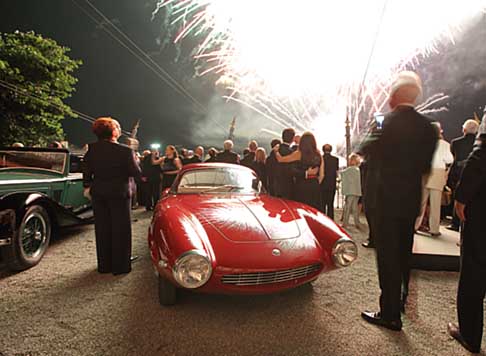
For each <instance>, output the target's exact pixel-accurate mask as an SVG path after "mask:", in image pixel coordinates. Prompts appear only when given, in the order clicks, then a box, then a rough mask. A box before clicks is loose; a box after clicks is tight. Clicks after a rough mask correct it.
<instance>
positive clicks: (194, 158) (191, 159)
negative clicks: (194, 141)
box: [182, 146, 204, 165]
mask: <svg viewBox="0 0 486 356" xmlns="http://www.w3.org/2000/svg"><path fill="white" fill-rule="evenodd" d="M203 158H204V148H203V147H202V146H197V147H196V149H195V150H194V153H193V152H192V151H188V157H187V158H186V159H183V160H182V164H183V165H186V164H191V163H201V162H202V161H203Z"/></svg>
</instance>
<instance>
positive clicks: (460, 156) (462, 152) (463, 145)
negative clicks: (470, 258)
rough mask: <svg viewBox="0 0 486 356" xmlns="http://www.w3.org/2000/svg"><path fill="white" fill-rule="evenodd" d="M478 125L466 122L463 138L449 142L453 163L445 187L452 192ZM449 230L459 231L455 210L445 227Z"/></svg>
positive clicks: (472, 121) (472, 143)
mask: <svg viewBox="0 0 486 356" xmlns="http://www.w3.org/2000/svg"><path fill="white" fill-rule="evenodd" d="M478 126H479V125H478V123H477V122H476V120H472V119H470V120H466V121H465V122H464V125H462V132H463V133H464V135H463V136H461V137H458V138H456V139H454V140H452V141H451V152H452V155H453V156H454V162H453V163H452V167H451V170H450V172H449V177H448V182H447V185H448V186H449V188H451V189H452V190H453V191H454V190H455V189H456V186H457V183H458V182H459V179H460V178H461V174H462V169H463V168H464V165H465V164H466V160H467V157H469V154H470V153H471V151H472V149H473V145H474V141H475V140H476V134H477V132H478ZM447 229H449V230H453V231H459V218H458V217H457V215H456V213H455V210H453V214H452V223H451V225H449V226H448V227H447Z"/></svg>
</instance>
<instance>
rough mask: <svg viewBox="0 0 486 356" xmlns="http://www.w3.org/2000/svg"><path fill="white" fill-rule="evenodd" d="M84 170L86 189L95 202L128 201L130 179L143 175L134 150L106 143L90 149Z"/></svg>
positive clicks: (84, 163) (92, 146)
mask: <svg viewBox="0 0 486 356" xmlns="http://www.w3.org/2000/svg"><path fill="white" fill-rule="evenodd" d="M83 166H84V167H83V168H84V169H83V185H84V187H89V188H91V195H92V196H93V198H96V197H99V198H106V199H116V198H129V197H130V188H129V178H130V177H134V178H139V177H140V175H141V172H140V167H139V166H138V164H137V161H136V158H135V153H134V152H133V150H132V149H131V148H129V147H127V146H125V145H121V144H118V143H112V142H108V141H104V140H102V141H98V142H95V143H92V144H90V145H89V148H88V152H86V154H85V156H84V162H83Z"/></svg>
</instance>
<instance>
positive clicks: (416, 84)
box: [389, 71, 422, 109]
mask: <svg viewBox="0 0 486 356" xmlns="http://www.w3.org/2000/svg"><path fill="white" fill-rule="evenodd" d="M421 95H422V80H421V79H420V77H419V76H418V75H417V74H416V73H414V72H411V71H404V72H400V73H399V74H398V76H397V78H396V79H395V81H394V82H393V84H392V86H391V89H390V102H389V103H390V108H392V109H394V108H395V107H397V106H400V105H410V106H415V105H416V103H417V100H418V98H419V97H420V96H421Z"/></svg>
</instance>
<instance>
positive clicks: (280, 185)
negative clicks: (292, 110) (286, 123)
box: [275, 128, 295, 199]
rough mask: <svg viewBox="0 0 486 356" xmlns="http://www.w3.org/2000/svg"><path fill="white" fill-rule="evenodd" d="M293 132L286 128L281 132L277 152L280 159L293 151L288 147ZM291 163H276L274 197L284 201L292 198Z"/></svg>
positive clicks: (292, 138) (292, 175) (292, 179)
mask: <svg viewBox="0 0 486 356" xmlns="http://www.w3.org/2000/svg"><path fill="white" fill-rule="evenodd" d="M294 136H295V130H294V129H292V128H287V129H285V130H283V131H282V143H281V144H280V146H279V149H278V152H279V153H280V155H281V156H282V157H284V156H287V155H289V154H291V153H292V152H293V151H294V150H293V149H292V148H291V147H290V145H291V144H292V142H293V141H294ZM292 168H293V164H292V163H278V164H277V175H276V176H275V191H276V195H277V196H278V197H280V198H284V199H292V198H293V187H294V173H293V172H292Z"/></svg>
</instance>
